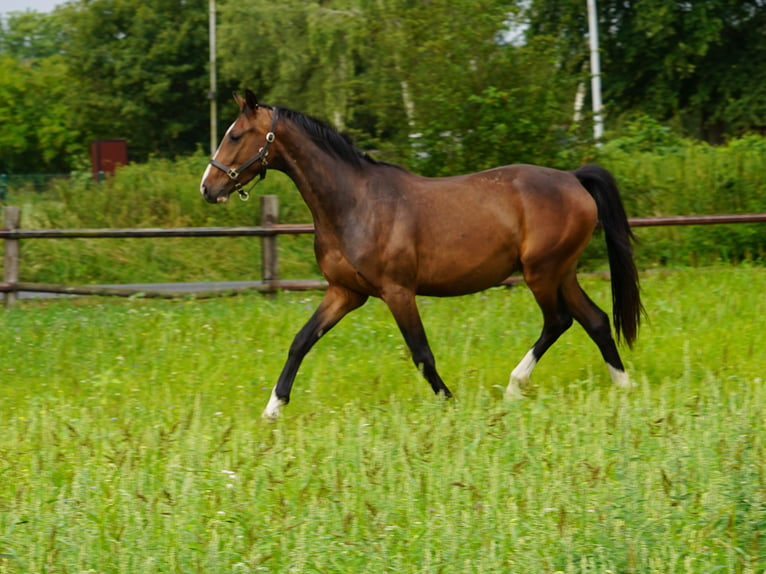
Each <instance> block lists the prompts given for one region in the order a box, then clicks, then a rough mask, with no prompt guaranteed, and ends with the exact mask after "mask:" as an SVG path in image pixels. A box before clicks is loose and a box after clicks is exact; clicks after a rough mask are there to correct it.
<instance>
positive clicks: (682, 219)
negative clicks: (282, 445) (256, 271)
mask: <svg viewBox="0 0 766 574" xmlns="http://www.w3.org/2000/svg"><path fill="white" fill-rule="evenodd" d="M20 221H21V211H20V209H19V208H18V207H5V208H4V227H3V228H2V229H0V239H2V240H4V244H5V245H4V260H3V281H2V282H0V293H5V305H6V307H8V306H11V305H13V304H14V303H15V302H16V300H17V297H18V292H19V291H32V292H41V293H63V294H76V295H113V296H122V297H125V296H131V295H136V294H141V296H143V297H158V298H159V297H162V298H177V297H188V296H190V295H193V296H195V297H200V298H201V297H212V296H221V295H229V294H236V293H240V292H243V291H251V290H255V291H260V292H273V291H275V290H277V289H282V290H290V291H301V290H307V289H321V288H324V287H325V286H326V282H324V281H322V280H318V279H307V280H285V279H280V278H279V256H278V252H277V237H278V236H279V235H300V234H311V233H314V226H313V225H312V224H306V223H297V224H296V223H278V221H279V203H278V199H277V197H276V196H273V195H266V196H262V197H261V225H260V226H258V227H176V228H141V229H136V228H131V229H113V228H109V229H21V228H20ZM628 221H629V223H630V225H631V227H662V226H671V225H717V224H724V223H762V222H766V213H742V214H722V215H721V214H719V215H684V216H669V217H634V218H630V219H629V220H628ZM150 237H153V238H157V237H260V238H261V280H260V281H253V282H250V283H249V284H248V285H246V286H240V287H232V288H224V289H215V290H203V291H195V292H193V293H190V292H186V291H184V292H181V291H168V290H152V289H140V288H129V287H120V286H96V285H85V286H69V285H55V284H47V283H45V284H44V283H29V282H22V281H19V268H20V249H19V242H20V240H22V239H64V238H80V239H83V238H85V239H88V238H90V239H96V238H150ZM514 282H515V281H514V280H513V279H509V280H506V281H505V282H503V283H504V284H510V283H514Z"/></svg>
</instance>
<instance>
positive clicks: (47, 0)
mask: <svg viewBox="0 0 766 574" xmlns="http://www.w3.org/2000/svg"><path fill="white" fill-rule="evenodd" d="M62 3H63V0H0V12H2V13H3V14H6V13H8V12H25V11H26V10H33V11H35V12H50V11H51V10H53V8H54V6H56V5H57V4H62Z"/></svg>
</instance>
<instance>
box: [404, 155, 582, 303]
mask: <svg viewBox="0 0 766 574" xmlns="http://www.w3.org/2000/svg"><path fill="white" fill-rule="evenodd" d="M410 183H411V185H410V187H409V193H408V194H407V196H406V205H407V210H408V215H407V218H406V219H407V220H408V221H409V225H411V226H412V230H413V233H414V235H415V243H416V246H417V251H416V253H417V255H416V256H417V285H418V291H419V292H420V293H423V294H433V295H452V294H459V293H468V292H473V291H479V290H482V289H485V288H486V287H488V286H490V285H494V284H497V283H499V282H500V281H502V280H503V279H505V278H506V277H508V276H509V275H510V274H511V273H512V272H513V271H515V270H516V269H517V268H518V267H519V266H520V265H524V264H525V263H526V262H527V261H534V260H537V259H539V258H540V257H541V256H545V254H546V253H549V254H551V255H553V254H554V253H555V254H557V256H560V254H561V253H566V252H572V253H573V254H574V257H575V258H576V256H578V255H579V253H580V252H581V251H582V249H583V248H584V246H585V245H586V244H587V242H588V240H589V238H590V235H591V233H592V231H593V229H594V228H595V224H596V218H597V216H596V206H595V203H594V201H593V199H592V198H591V197H590V195H589V194H588V192H587V191H586V190H585V189H584V188H583V187H582V186H581V185H580V183H579V181H578V180H577V178H575V177H574V176H573V175H572V174H571V173H570V172H565V171H560V170H555V169H550V168H544V167H538V166H533V165H524V164H518V165H509V166H504V167H499V168H494V169H490V170H486V171H483V172H478V173H474V174H468V175H464V176H456V177H448V178H436V179H428V178H420V177H417V176H414V180H413V181H412V182H410Z"/></svg>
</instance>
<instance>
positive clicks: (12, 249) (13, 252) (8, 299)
mask: <svg viewBox="0 0 766 574" xmlns="http://www.w3.org/2000/svg"><path fill="white" fill-rule="evenodd" d="M3 213H4V217H3V220H4V227H5V228H6V229H8V230H10V231H14V230H16V229H18V228H19V225H20V224H21V209H20V208H18V207H10V206H8V207H4V208H3ZM18 281H19V240H18V239H6V240H5V255H4V257H3V282H4V283H10V284H11V286H13V285H15V284H16V283H18ZM16 299H17V295H16V291H13V290H11V291H8V292H7V293H6V294H5V306H6V308H7V307H12V306H13V305H14V304H15V303H16Z"/></svg>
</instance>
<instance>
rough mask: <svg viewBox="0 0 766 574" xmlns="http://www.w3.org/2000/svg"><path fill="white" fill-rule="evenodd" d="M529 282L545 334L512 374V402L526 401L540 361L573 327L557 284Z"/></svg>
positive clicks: (508, 390) (509, 396)
mask: <svg viewBox="0 0 766 574" xmlns="http://www.w3.org/2000/svg"><path fill="white" fill-rule="evenodd" d="M526 280H527V285H528V286H529V288H530V289H531V290H532V293H533V294H534V296H535V299H536V300H537V304H538V305H539V306H540V309H541V310H542V312H543V330H542V333H541V334H540V338H539V339H537V341H536V342H535V344H534V345H533V346H532V348H531V349H530V350H529V351H528V352H527V354H526V355H525V356H524V358H523V359H522V360H521V362H520V363H519V364H518V365H516V367H515V368H514V369H513V371H512V372H511V378H510V381H508V387H506V389H505V398H506V399H508V400H515V399H520V398H522V396H523V395H522V392H521V389H522V387H524V386H526V385H528V384H529V377H530V375H531V374H532V370H533V369H534V368H535V366H536V365H537V363H538V361H539V360H540V358H541V357H542V356H543V354H544V353H545V351H547V350H548V349H549V348H550V347H551V345H553V343H555V342H556V341H557V340H558V338H559V337H560V336H561V335H562V333H564V331H566V330H567V329H569V327H570V326H571V325H572V315H571V314H570V312H569V309H567V306H566V304H565V302H564V300H563V298H562V297H561V294H560V292H559V288H558V283H557V282H555V281H553V280H551V279H546V278H541V279H540V280H537V281H535V280H534V279H533V278H532V277H530V276H527V277H526Z"/></svg>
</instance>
